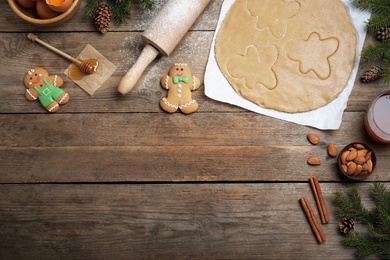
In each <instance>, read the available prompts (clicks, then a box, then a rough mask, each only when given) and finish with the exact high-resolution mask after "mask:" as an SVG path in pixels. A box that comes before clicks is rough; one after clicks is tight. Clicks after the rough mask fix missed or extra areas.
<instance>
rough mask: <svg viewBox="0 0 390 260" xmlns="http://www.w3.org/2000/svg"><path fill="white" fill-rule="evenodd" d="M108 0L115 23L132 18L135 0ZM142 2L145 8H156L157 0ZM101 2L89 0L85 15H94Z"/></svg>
mask: <svg viewBox="0 0 390 260" xmlns="http://www.w3.org/2000/svg"><path fill="white" fill-rule="evenodd" d="M106 2H107V4H108V5H109V6H110V9H111V13H112V20H113V22H114V23H116V24H118V25H120V24H122V23H125V22H126V20H127V19H130V18H131V10H132V8H133V5H134V2H135V0H106ZM140 2H141V4H142V7H143V8H144V9H145V10H152V9H154V8H155V2H156V0H140ZM101 3H103V0H89V1H88V3H87V6H86V7H85V15H86V16H87V17H92V16H93V14H94V13H95V10H96V8H97V7H98V6H99V5H100V4H101Z"/></svg>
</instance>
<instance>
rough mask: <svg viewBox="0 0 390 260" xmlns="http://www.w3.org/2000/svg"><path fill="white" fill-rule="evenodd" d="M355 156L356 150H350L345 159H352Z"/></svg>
mask: <svg viewBox="0 0 390 260" xmlns="http://www.w3.org/2000/svg"><path fill="white" fill-rule="evenodd" d="M356 156H357V151H356V150H352V151H350V153H349V154H348V156H347V161H352V160H354V159H355V158H356Z"/></svg>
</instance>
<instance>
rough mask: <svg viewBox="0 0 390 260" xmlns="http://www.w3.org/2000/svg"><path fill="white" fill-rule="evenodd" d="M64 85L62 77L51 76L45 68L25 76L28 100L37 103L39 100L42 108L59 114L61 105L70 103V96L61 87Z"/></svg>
mask: <svg viewBox="0 0 390 260" xmlns="http://www.w3.org/2000/svg"><path fill="white" fill-rule="evenodd" d="M63 84H64V81H63V80H62V78H61V77H59V76H57V75H54V76H53V75H52V76H49V73H48V72H47V71H46V70H45V69H43V68H35V69H31V70H29V71H28V72H27V74H26V76H24V85H25V86H26V88H27V89H26V93H25V96H26V99H27V100H28V101H35V100H37V99H39V101H40V102H41V104H42V106H43V107H44V108H46V110H47V111H49V112H52V113H54V112H57V111H58V109H59V105H63V104H66V103H68V101H69V94H68V93H66V92H65V91H64V90H62V89H60V87H61V86H62V85H63Z"/></svg>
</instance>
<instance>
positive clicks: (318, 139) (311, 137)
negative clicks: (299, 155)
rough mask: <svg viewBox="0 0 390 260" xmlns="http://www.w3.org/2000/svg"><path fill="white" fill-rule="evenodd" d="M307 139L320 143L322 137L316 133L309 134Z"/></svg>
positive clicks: (313, 142) (312, 142)
mask: <svg viewBox="0 0 390 260" xmlns="http://www.w3.org/2000/svg"><path fill="white" fill-rule="evenodd" d="M307 139H308V140H309V142H310V143H311V144H319V143H320V138H319V137H318V136H317V135H315V134H308V135H307Z"/></svg>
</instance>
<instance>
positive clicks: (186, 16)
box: [142, 0, 210, 56]
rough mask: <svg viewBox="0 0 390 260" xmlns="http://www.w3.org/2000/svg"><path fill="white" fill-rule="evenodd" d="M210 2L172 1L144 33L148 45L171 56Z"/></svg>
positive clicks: (195, 0) (203, 0)
mask: <svg viewBox="0 0 390 260" xmlns="http://www.w3.org/2000/svg"><path fill="white" fill-rule="evenodd" d="M209 2H210V0H186V1H183V0H170V1H168V2H167V3H166V4H165V5H164V7H163V8H162V9H161V11H160V12H159V13H158V16H157V17H156V18H155V19H154V20H153V21H152V22H151V23H150V25H149V26H148V28H147V29H146V30H145V31H144V32H143V33H142V38H143V40H144V41H145V42H146V43H149V44H151V45H152V46H153V47H155V48H157V49H158V50H159V52H160V53H161V54H162V55H166V56H168V55H170V54H171V53H172V51H173V50H174V48H175V47H176V46H177V44H178V43H179V42H180V41H181V40H182V38H183V36H184V35H185V34H186V33H187V32H188V30H189V29H190V28H191V26H192V25H193V24H194V22H195V21H196V20H197V18H198V17H199V15H200V14H201V13H202V11H203V10H204V8H205V7H206V6H207V4H208V3H209Z"/></svg>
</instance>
